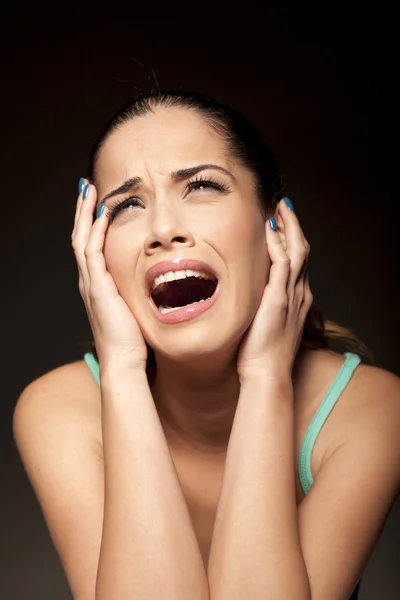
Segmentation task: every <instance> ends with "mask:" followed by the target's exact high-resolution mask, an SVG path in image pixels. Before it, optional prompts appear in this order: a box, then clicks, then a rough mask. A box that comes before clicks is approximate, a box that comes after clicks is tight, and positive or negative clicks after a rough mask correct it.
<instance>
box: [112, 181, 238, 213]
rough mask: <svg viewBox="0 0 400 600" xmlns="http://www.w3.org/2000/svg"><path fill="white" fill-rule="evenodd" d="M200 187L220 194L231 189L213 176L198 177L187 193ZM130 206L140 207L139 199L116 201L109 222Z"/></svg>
mask: <svg viewBox="0 0 400 600" xmlns="http://www.w3.org/2000/svg"><path fill="white" fill-rule="evenodd" d="M205 184H207V185H205ZM200 185H203V186H204V187H208V188H213V189H215V190H217V191H218V192H227V191H229V189H228V187H227V186H226V185H224V184H222V183H219V182H218V181H215V179H213V178H212V177H211V176H206V175H196V179H194V180H192V181H189V183H188V184H187V186H186V192H187V193H190V192H192V191H193V190H195V189H196V186H200ZM130 204H133V205H134V206H139V205H140V200H139V198H136V197H135V196H129V197H128V198H124V199H122V200H116V201H115V202H114V203H113V204H112V205H110V208H109V211H110V213H109V214H110V217H109V222H110V223H112V221H113V220H114V219H115V217H116V216H117V215H118V213H119V212H121V211H122V210H124V208H127V207H128V206H129V205H130Z"/></svg>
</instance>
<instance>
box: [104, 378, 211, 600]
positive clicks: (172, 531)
mask: <svg viewBox="0 0 400 600" xmlns="http://www.w3.org/2000/svg"><path fill="white" fill-rule="evenodd" d="M101 391H102V429H103V447H104V474H105V488H104V496H105V497H104V519H103V533H102V543H101V552H100V559H99V567H98V574H97V582H96V600H142V599H143V600H152V599H153V598H154V599H156V598H159V597H160V594H161V595H162V597H163V599H165V600H172V599H173V600H187V599H188V598H191V599H193V600H205V599H207V598H208V583H207V577H206V573H205V570H204V566H203V562H202V558H201V554H200V551H199V548H198V544H197V540H196V537H195V534H194V531H193V527H192V524H191V521H190V515H189V512H188V509H187V505H186V501H185V499H184V496H183V494H182V490H181V487H180V484H179V480H178V477H177V474H176V471H175V468H174V464H173V461H172V458H171V455H170V452H169V449H168V445H167V442H166V439H165V435H164V432H163V429H162V426H161V423H160V420H159V417H158V414H157V411H156V408H155V405H154V401H153V398H152V395H151V392H150V389H149V386H148V383H147V378H146V375H145V374H144V373H132V372H125V373H122V374H121V373H120V372H118V371H117V370H114V369H112V368H110V369H107V372H105V373H102V383H101Z"/></svg>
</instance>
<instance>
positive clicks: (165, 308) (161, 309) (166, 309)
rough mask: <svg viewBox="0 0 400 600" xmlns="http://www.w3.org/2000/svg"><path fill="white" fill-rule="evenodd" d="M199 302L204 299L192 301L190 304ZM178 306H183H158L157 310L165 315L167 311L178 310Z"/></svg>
mask: <svg viewBox="0 0 400 600" xmlns="http://www.w3.org/2000/svg"><path fill="white" fill-rule="evenodd" d="M200 302H204V300H199V301H198V302H192V304H200ZM180 308H183V306H174V308H171V307H170V306H159V307H158V310H159V311H160V313H161V314H162V315H166V314H167V313H169V312H172V311H174V310H179V309H180Z"/></svg>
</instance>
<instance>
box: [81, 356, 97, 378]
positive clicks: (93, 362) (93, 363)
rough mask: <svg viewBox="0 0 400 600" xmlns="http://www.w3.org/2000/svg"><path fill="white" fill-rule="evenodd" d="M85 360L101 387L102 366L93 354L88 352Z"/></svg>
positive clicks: (84, 357)
mask: <svg viewBox="0 0 400 600" xmlns="http://www.w3.org/2000/svg"><path fill="white" fill-rule="evenodd" d="M83 360H84V361H85V363H86V364H87V366H88V367H89V369H90V370H91V371H92V373H93V377H94V378H95V380H96V381H97V383H98V384H99V385H100V366H99V362H98V360H97V358H96V357H95V355H94V354H93V352H86V354H84V356H83Z"/></svg>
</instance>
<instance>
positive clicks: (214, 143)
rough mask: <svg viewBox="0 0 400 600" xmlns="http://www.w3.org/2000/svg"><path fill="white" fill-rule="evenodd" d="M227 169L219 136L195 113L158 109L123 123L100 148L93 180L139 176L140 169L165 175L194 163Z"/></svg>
mask: <svg viewBox="0 0 400 600" xmlns="http://www.w3.org/2000/svg"><path fill="white" fill-rule="evenodd" d="M216 161H218V163H219V164H221V166H227V167H231V166H232V163H233V159H232V157H230V156H229V155H228V153H227V152H226V148H225V143H224V139H223V137H222V136H221V135H220V134H219V133H218V132H217V131H216V130H215V129H214V128H213V127H212V126H211V125H210V123H209V122H208V121H207V120H206V119H205V118H204V117H203V116H201V115H200V114H198V113H197V112H196V111H194V110H191V109H185V108H180V107H168V108H166V107H158V108H155V109H154V112H150V113H148V114H146V115H143V116H140V117H134V118H133V119H132V120H130V121H128V122H127V123H124V124H123V125H122V126H120V127H119V128H118V129H117V130H116V131H114V132H113V133H112V134H111V135H110V136H109V137H108V139H107V140H106V142H105V144H104V146H103V147H102V149H101V151H100V153H99V156H98V160H97V166H96V173H97V179H98V180H99V183H100V184H101V183H102V181H103V182H104V179H106V180H109V178H110V177H111V178H114V177H124V176H126V175H132V174H140V173H139V172H138V171H141V170H142V169H146V170H150V171H156V172H158V173H160V174H164V173H165V174H167V173H170V172H172V171H175V170H177V169H180V168H182V167H183V168H184V167H185V166H193V165H194V164H196V163H214V162H216Z"/></svg>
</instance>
